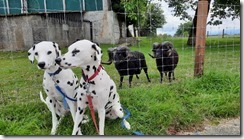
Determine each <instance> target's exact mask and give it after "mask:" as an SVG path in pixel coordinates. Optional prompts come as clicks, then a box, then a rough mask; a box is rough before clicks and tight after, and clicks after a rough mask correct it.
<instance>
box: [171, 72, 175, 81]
mask: <svg viewBox="0 0 244 139" xmlns="http://www.w3.org/2000/svg"><path fill="white" fill-rule="evenodd" d="M172 76H173V80H175V73H174V71H173V72H172Z"/></svg>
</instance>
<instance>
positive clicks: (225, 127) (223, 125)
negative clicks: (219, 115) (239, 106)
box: [169, 117, 241, 136]
mask: <svg viewBox="0 0 244 139" xmlns="http://www.w3.org/2000/svg"><path fill="white" fill-rule="evenodd" d="M169 134H171V133H170V132H169ZM171 135H172V134H171ZM174 135H239V136H240V135H241V132H240V117H237V118H229V119H221V120H216V121H209V120H205V121H204V122H203V124H202V125H198V126H196V127H192V128H189V129H186V130H183V131H179V132H176V133H174Z"/></svg>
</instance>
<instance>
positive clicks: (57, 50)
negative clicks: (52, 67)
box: [53, 42, 61, 57]
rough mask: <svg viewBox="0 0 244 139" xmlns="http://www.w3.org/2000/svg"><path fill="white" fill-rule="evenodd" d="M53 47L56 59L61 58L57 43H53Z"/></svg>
mask: <svg viewBox="0 0 244 139" xmlns="http://www.w3.org/2000/svg"><path fill="white" fill-rule="evenodd" d="M53 47H54V48H55V51H56V55H57V57H59V56H61V50H60V48H59V46H58V44H57V43H55V42H53Z"/></svg>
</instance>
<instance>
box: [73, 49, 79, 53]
mask: <svg viewBox="0 0 244 139" xmlns="http://www.w3.org/2000/svg"><path fill="white" fill-rule="evenodd" d="M79 52H80V50H77V49H75V50H73V51H72V54H77V53H79Z"/></svg>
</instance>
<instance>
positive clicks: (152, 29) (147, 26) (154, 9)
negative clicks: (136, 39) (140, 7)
mask: <svg viewBox="0 0 244 139" xmlns="http://www.w3.org/2000/svg"><path fill="white" fill-rule="evenodd" d="M163 13H164V11H163V10H162V9H161V7H160V5H159V4H156V3H151V4H149V5H148V6H147V12H146V13H145V14H146V16H145V17H146V18H145V22H144V24H143V25H142V26H141V31H140V35H141V36H148V35H151V34H152V33H154V34H156V30H157V28H159V27H162V26H163V25H164V24H165V23H166V20H165V17H164V14H163Z"/></svg>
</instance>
